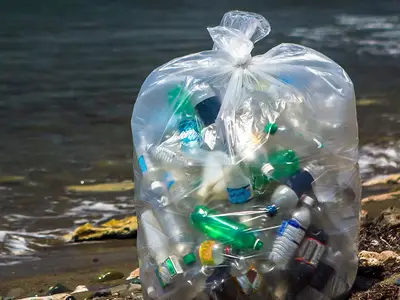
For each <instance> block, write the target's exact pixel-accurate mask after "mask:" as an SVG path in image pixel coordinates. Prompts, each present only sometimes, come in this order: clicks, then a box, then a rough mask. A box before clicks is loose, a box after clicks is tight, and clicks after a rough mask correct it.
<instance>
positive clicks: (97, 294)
mask: <svg viewBox="0 0 400 300" xmlns="http://www.w3.org/2000/svg"><path fill="white" fill-rule="evenodd" d="M108 296H111V292H110V291H109V290H101V291H97V292H95V293H94V294H93V295H92V296H91V298H101V297H108Z"/></svg>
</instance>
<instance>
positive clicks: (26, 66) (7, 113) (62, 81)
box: [0, 0, 400, 264]
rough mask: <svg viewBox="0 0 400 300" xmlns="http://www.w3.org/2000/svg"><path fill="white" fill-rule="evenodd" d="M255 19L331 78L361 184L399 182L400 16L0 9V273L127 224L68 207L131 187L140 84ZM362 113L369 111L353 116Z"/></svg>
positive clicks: (132, 6) (45, 6) (306, 6)
mask: <svg viewBox="0 0 400 300" xmlns="http://www.w3.org/2000/svg"><path fill="white" fill-rule="evenodd" d="M231 9H241V10H248V11H254V12H258V13H260V14H262V15H264V16H265V17H266V18H267V19H268V20H269V21H270V23H271V26H272V32H271V34H270V35H269V36H268V37H267V38H266V39H265V41H263V42H260V43H259V44H257V46H256V49H255V52H256V53H262V52H265V51H266V50H267V49H269V48H271V47H273V46H274V45H277V44H279V43H281V42H293V43H300V44H303V45H306V46H310V47H313V48H315V49H316V50H318V51H321V52H323V53H324V54H326V55H328V56H329V57H331V58H332V59H334V60H335V61H337V62H338V63H339V64H341V65H342V66H343V67H344V68H345V69H346V70H347V72H348V73H349V75H350V77H351V78H352V79H353V81H354V84H355V86H356V92H357V96H358V98H359V100H360V106H359V107H358V119H359V126H360V138H361V143H362V147H361V157H360V166H361V171H362V175H363V177H364V178H367V177H372V176H375V175H379V174H383V173H386V172H392V171H395V170H398V169H399V168H400V156H399V153H400V144H399V143H398V142H397V141H398V138H399V136H400V117H399V116H400V101H399V99H400V76H399V74H400V17H399V16H400V2H399V1H398V0H393V1H389V0H384V1H374V0H364V1H344V0H340V1H311V0H308V1H304V0H303V1H279V4H278V2H277V1H265V0H263V1H261V0H253V1H238V0H229V1H210V0H203V1H189V0H186V1H185V0H173V1H154V0H153V1H150V0H147V1H142V0H140V1H139V0H135V1H111V0H110V1H105V0H97V1H77V0H68V1H67V0H65V1H51V0H47V1H40V2H39V1H18V0H16V1H2V2H1V3H0V153H1V156H0V177H1V176H8V175H15V176H24V177H25V180H24V182H23V183H22V184H14V185H10V184H0V264H12V263H16V262H21V261H24V260H26V259H32V258H33V257H34V255H35V251H37V250H38V249H41V248H42V247H45V246H47V245H49V244H52V243H54V242H55V240H56V239H55V238H56V237H58V236H60V235H62V234H63V233H66V232H68V231H69V230H71V229H72V228H74V227H76V226H77V225H79V224H82V223H84V222H85V221H93V222H96V221H100V220H105V219H107V218H109V217H111V216H114V215H125V214H131V213H132V212H134V205H133V202H132V195H131V193H122V194H120V195H112V196H110V195H92V196H79V195H68V194H66V193H65V191H64V187H65V186H66V185H69V184H79V183H80V182H81V181H82V182H104V181H117V180H121V179H130V178H131V177H132V170H131V153H132V145H131V133H130V115H131V111H132V106H133V103H134V101H135V98H136V94H137V92H138V90H139V88H140V85H141V83H142V81H143V80H144V79H145V77H146V76H147V75H148V74H149V73H150V72H151V71H152V70H153V69H154V68H156V67H157V66H159V65H161V64H163V63H164V62H166V61H169V60H171V59H172V58H175V57H178V56H182V55H185V54H188V53H193V52H198V51H201V50H206V49H210V48H211V47H212V41H211V39H210V38H209V36H208V33H207V30H206V27H207V26H213V25H217V24H218V23H219V22H220V19H221V17H222V15H223V13H224V12H226V11H229V10H231ZM366 104H370V105H366Z"/></svg>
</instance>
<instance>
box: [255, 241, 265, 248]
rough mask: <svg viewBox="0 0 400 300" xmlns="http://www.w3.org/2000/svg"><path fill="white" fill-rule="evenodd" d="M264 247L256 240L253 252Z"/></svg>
mask: <svg viewBox="0 0 400 300" xmlns="http://www.w3.org/2000/svg"><path fill="white" fill-rule="evenodd" d="M263 246H264V243H263V242H262V241H260V240H257V241H256V242H255V243H254V250H260V249H261V248H262V247H263Z"/></svg>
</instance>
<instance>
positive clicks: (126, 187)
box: [65, 180, 135, 193]
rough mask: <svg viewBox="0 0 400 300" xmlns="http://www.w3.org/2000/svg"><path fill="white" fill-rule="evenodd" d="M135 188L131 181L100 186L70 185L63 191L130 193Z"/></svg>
mask: <svg viewBox="0 0 400 300" xmlns="http://www.w3.org/2000/svg"><path fill="white" fill-rule="evenodd" d="M134 187H135V185H134V183H133V182H132V181H131V180H125V181H122V182H110V183H101V184H87V185H70V186H67V187H66V188H65V189H66V191H67V192H73V193H105V192H125V191H131V190H133V189H134Z"/></svg>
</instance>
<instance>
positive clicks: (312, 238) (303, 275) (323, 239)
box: [289, 226, 328, 294]
mask: <svg viewBox="0 0 400 300" xmlns="http://www.w3.org/2000/svg"><path fill="white" fill-rule="evenodd" d="M327 243H328V236H327V234H326V233H325V232H324V231H323V230H322V229H318V228H316V227H314V226H310V227H309V228H308V230H307V236H306V238H305V239H304V240H303V241H302V243H301V245H300V248H299V249H298V251H297V253H296V256H295V259H294V261H293V263H292V264H291V266H290V270H291V271H290V273H289V277H290V290H291V293H292V294H298V293H299V292H301V290H302V289H303V288H305V287H306V286H307V285H308V284H310V282H311V281H312V279H313V276H314V274H315V270H316V268H317V267H318V265H319V262H320V260H321V258H322V255H323V254H324V253H325V250H326V244H327Z"/></svg>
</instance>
